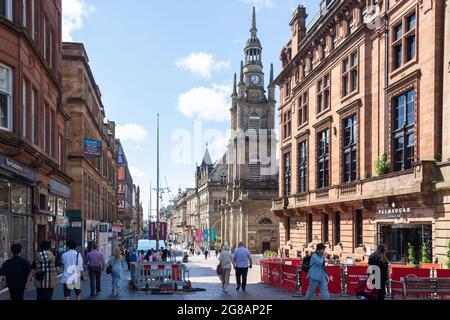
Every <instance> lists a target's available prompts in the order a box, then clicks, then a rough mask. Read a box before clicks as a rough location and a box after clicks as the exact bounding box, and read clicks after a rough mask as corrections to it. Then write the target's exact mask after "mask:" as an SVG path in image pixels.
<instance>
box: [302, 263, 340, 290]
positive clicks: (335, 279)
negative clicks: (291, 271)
mask: <svg viewBox="0 0 450 320" xmlns="http://www.w3.org/2000/svg"><path fill="white" fill-rule="evenodd" d="M325 268H326V271H327V274H328V278H329V281H328V283H327V285H328V291H329V292H330V293H342V276H341V266H339V265H329V266H326V267H325ZM306 276H307V274H306V273H305V272H303V271H302V272H301V276H300V283H301V288H302V294H303V295H305V294H306V291H307V290H308V286H309V280H308V279H306ZM316 293H319V288H317V290H316Z"/></svg>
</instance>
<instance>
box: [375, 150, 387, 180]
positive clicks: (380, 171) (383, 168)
mask: <svg viewBox="0 0 450 320" xmlns="http://www.w3.org/2000/svg"><path fill="white" fill-rule="evenodd" d="M375 171H376V173H377V175H378V176H382V175H385V174H387V173H389V162H388V160H387V155H386V154H383V155H382V156H381V157H379V158H378V159H377V160H376V161H375Z"/></svg>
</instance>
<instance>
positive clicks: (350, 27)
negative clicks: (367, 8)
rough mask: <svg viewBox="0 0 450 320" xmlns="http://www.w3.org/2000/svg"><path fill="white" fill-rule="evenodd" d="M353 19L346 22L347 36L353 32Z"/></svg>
mask: <svg viewBox="0 0 450 320" xmlns="http://www.w3.org/2000/svg"><path fill="white" fill-rule="evenodd" d="M353 24H354V23H353V17H351V18H350V19H348V20H347V30H348V35H351V34H352V31H353Z"/></svg>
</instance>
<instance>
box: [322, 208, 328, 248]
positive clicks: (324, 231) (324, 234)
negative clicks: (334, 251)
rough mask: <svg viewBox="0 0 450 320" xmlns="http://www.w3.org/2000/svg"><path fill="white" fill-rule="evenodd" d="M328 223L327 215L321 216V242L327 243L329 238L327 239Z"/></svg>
mask: <svg viewBox="0 0 450 320" xmlns="http://www.w3.org/2000/svg"><path fill="white" fill-rule="evenodd" d="M328 222H329V217H328V214H326V213H324V214H323V220H322V242H324V243H325V242H328V240H329V238H328V231H329V229H328Z"/></svg>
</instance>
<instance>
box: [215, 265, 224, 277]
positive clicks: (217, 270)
mask: <svg viewBox="0 0 450 320" xmlns="http://www.w3.org/2000/svg"><path fill="white" fill-rule="evenodd" d="M222 272H223V269H222V264H221V263H219V264H218V265H217V268H216V273H217V274H218V275H221V274H222Z"/></svg>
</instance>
